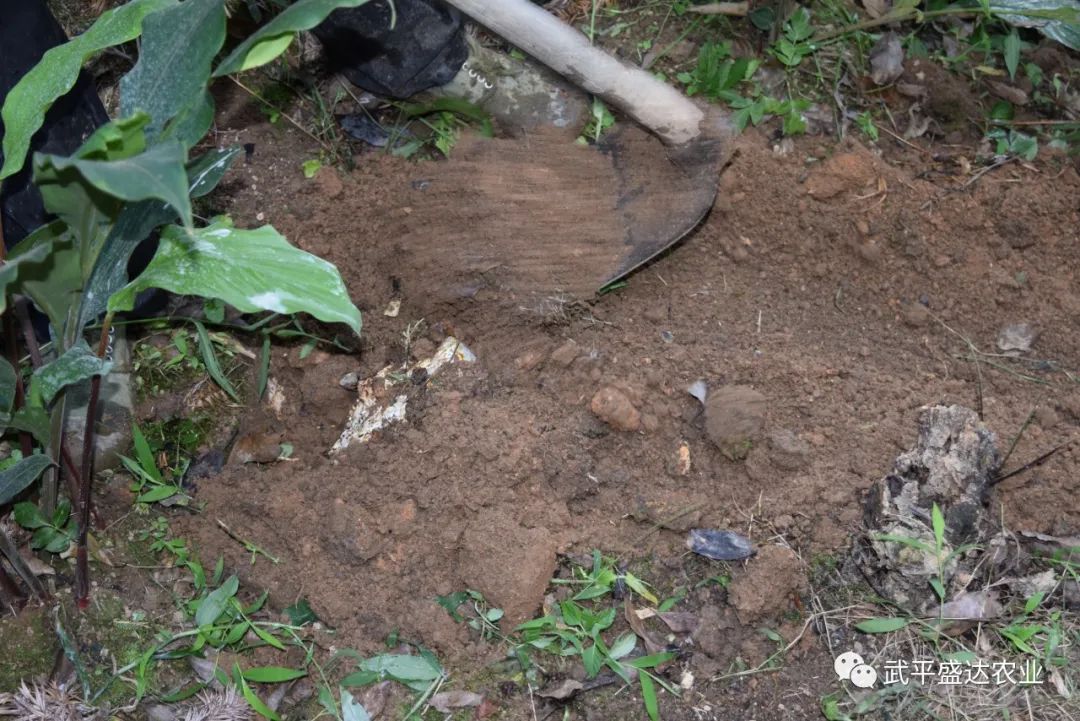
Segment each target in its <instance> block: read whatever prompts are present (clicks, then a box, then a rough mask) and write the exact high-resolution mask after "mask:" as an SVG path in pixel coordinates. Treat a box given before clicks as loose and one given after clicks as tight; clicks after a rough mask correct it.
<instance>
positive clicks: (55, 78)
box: [0, 0, 176, 180]
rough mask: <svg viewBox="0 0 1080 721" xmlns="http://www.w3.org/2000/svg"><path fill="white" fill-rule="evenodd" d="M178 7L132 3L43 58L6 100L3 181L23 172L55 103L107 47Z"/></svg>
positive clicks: (161, 0)
mask: <svg viewBox="0 0 1080 721" xmlns="http://www.w3.org/2000/svg"><path fill="white" fill-rule="evenodd" d="M175 4H176V0H133V1H132V2H129V3H126V4H124V5H121V6H120V7H118V8H115V9H113V10H109V11H108V12H105V13H103V14H102V15H101V17H99V18H98V19H97V21H96V22H95V23H94V24H93V25H91V26H90V28H89V29H88V30H86V31H85V32H83V33H82V34H80V35H76V36H75V37H74V38H72V39H71V40H69V41H68V42H66V43H64V44H63V45H58V46H56V47H54V48H50V49H49V50H48V51H47V52H46V53H45V54H44V55H43V56H42V58H41V61H40V62H38V64H37V65H35V66H34V67H33V68H32V69H31V70H30V72H28V73H27V74H26V75H24V76H23V77H22V79H21V80H19V82H18V83H17V84H16V85H15V87H13V88H12V89H11V92H9V93H8V95H7V99H6V101H5V102H4V108H3V111H2V113H3V124H4V139H3V153H2V154H3V157H4V165H3V167H2V168H0V180H2V179H4V178H7V177H9V176H11V175H14V174H15V173H17V172H19V171H20V170H21V169H22V167H23V163H24V161H25V160H26V153H27V151H28V150H29V149H30V139H31V138H32V137H33V136H34V134H35V133H36V132H37V131H38V129H39V128H40V127H41V125H42V123H43V122H44V120H45V113H46V112H47V111H48V109H49V108H50V107H51V106H52V104H53V102H55V101H56V99H57V98H59V97H61V96H63V95H66V94H67V92H68V91H69V90H71V88H73V87H74V86H75V81H76V80H77V79H78V77H79V71H81V70H82V65H83V62H84V61H85V60H86V59H87V58H88V57H90V56H91V55H93V54H95V53H97V52H99V51H101V50H104V49H105V48H108V47H112V46H114V45H120V44H122V43H126V42H128V41H130V40H133V39H135V38H136V37H138V35H139V32H140V31H141V29H142V25H143V18H144V17H146V15H147V14H149V13H152V12H154V11H155V10H159V9H161V8H164V7H168V6H170V5H175Z"/></svg>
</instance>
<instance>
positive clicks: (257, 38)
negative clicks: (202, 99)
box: [214, 0, 367, 78]
mask: <svg viewBox="0 0 1080 721" xmlns="http://www.w3.org/2000/svg"><path fill="white" fill-rule="evenodd" d="M366 2H367V0H299V2H296V3H293V4H292V5H291V6H289V7H288V8H286V9H285V10H283V11H282V12H281V14H279V15H278V16H277V17H275V18H274V19H273V20H271V21H270V22H268V23H267V24H266V25H264V26H263V27H262V28H260V29H259V30H258V31H257V32H256V33H255V34H254V35H252V36H251V37H249V38H248V39H247V40H245V41H244V42H242V43H240V44H239V45H238V46H236V49H235V50H233V51H232V52H231V53H229V55H228V57H226V58H225V59H224V60H223V61H221V64H220V65H218V66H217V69H216V70H214V77H215V78H220V77H221V76H223V75H231V74H232V73H239V72H241V71H244V70H251V69H252V68H257V67H259V66H260V65H265V64H266V63H268V62H270V61H271V60H273V59H274V58H276V57H277V56H279V55H281V54H282V53H283V52H285V51H286V50H287V49H288V47H289V43H291V42H292V39H293V36H294V35H295V33H297V32H298V31H300V30H310V29H311V28H313V27H315V26H316V25H318V24H319V23H321V22H322V21H323V20H325V19H326V16H327V15H329V14H330V13H331V12H333V11H334V10H337V9H338V8H355V7H359V6H361V5H363V4H364V3H366Z"/></svg>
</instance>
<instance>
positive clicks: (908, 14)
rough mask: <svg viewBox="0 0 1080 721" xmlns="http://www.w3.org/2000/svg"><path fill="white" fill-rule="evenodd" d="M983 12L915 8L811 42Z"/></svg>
mask: <svg viewBox="0 0 1080 721" xmlns="http://www.w3.org/2000/svg"><path fill="white" fill-rule="evenodd" d="M983 14H984V13H983V11H982V10H978V9H975V8H943V9H941V10H927V11H925V12H919V11H917V10H915V8H904V9H903V10H901V11H899V12H895V13H888V14H887V15H882V16H881V17H879V18H871V19H870V20H862V21H860V22H857V23H852V24H851V25H845V26H844V27H842V28H839V29H837V30H833V31H832V32H828V33H825V34H823V35H817V36H815V37H813V38H811V42H815V43H823V42H825V41H827V40H835V39H836V38H838V37H841V36H842V35H847V34H848V33H852V32H855V31H857V30H869V29H870V28H876V27H880V26H882V25H889V24H890V23H898V22H902V21H904V20H910V19H912V18H915V20H916V21H917V22H922V21H924V20H926V19H927V18H937V17H946V16H949V15H954V16H959V17H964V16H967V15H983Z"/></svg>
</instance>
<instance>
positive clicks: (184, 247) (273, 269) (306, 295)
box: [109, 218, 360, 334]
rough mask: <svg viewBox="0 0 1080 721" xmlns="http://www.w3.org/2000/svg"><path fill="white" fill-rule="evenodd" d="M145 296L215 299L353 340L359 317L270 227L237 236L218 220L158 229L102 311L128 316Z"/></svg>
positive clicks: (344, 295)
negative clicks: (296, 316)
mask: <svg viewBox="0 0 1080 721" xmlns="http://www.w3.org/2000/svg"><path fill="white" fill-rule="evenodd" d="M147 288H164V289H165V290H168V291H171V292H173V293H177V294H179V295H196V296H200V297H203V298H218V299H220V300H222V301H224V302H226V303H228V304H229V305H231V306H233V307H234V308H236V309H237V310H239V311H240V312H242V313H254V312H257V311H263V310H269V311H273V312H275V313H309V314H311V315H313V316H315V317H316V318H318V319H319V320H322V321H325V322H328V323H345V324H347V325H348V326H349V327H350V328H352V329H353V330H354V331H355V332H356V333H357V334H359V332H360V311H359V310H357V309H356V306H354V305H353V304H352V301H351V300H349V294H348V291H347V290H346V289H345V284H344V283H343V282H342V280H341V276H340V275H339V274H338V272H337V269H336V268H335V267H334V266H333V265H332V264H331V263H328V262H327V261H325V260H323V259H321V258H318V257H316V256H314V255H311V254H310V253H305V252H304V251H302V250H299V249H298V248H295V247H293V246H292V245H290V244H289V242H288V241H286V240H285V238H283V237H282V236H281V235H280V234H279V233H278V232H277V231H276V230H274V229H273V228H272V227H270V226H263V227H262V228H257V229H255V230H238V229H235V228H233V227H232V226H231V225H230V224H229V223H228V222H227V221H226V220H225V219H220V218H219V219H217V220H216V221H215V222H213V223H212V224H211V225H210V226H208V227H205V228H199V229H197V230H195V231H194V232H191V233H188V232H185V230H184V229H183V228H180V227H178V226H169V227H167V228H165V229H164V231H163V232H162V234H161V243H160V245H159V246H158V251H157V254H156V255H155V256H154V258H153V260H151V261H150V265H149V266H147V268H146V270H145V271H143V273H142V275H140V276H139V277H138V278H136V279H135V280H133V281H132V282H131V283H129V284H128V285H127V286H125V287H124V288H123V289H121V290H120V291H118V292H117V293H116V294H114V295H113V296H112V298H110V299H109V310H111V311H125V310H131V309H132V307H134V304H135V296H136V295H137V294H138V293H139V292H140V291H143V290H145V289H147Z"/></svg>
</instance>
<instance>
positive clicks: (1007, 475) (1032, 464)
mask: <svg viewBox="0 0 1080 721" xmlns="http://www.w3.org/2000/svg"><path fill="white" fill-rule="evenodd" d="M1075 442H1076V439H1075V438H1070V439H1069V440H1067V441H1065V442H1064V443H1062V444H1061V445H1057V446H1054V447H1053V448H1051V449H1050V450H1048V451H1047V452H1046V453H1044V454H1042V455H1041V456H1039V457H1038V458H1036V459H1034V460H1032V461H1028V462H1027V463H1025V464H1024V465H1022V466H1020V467H1019V468H1017V469H1016V470H1015V471H1009V472H1008V473H1005V474H1003V475H999V476H995V477H994V478H992V479H990V484H989V485H991V486H996V485H997V484H999V483H1001V482H1002V481H1004V480H1006V479H1008V478H1012V477H1013V476H1015V475H1019V474H1021V473H1023V472H1024V471H1029V470H1031V469H1032V468H1035V467H1037V466H1041V465H1042V464H1043V463H1045V462H1046V461H1047V459H1049V458H1050V456H1052V455H1054V454H1055V453H1057V452H1058V451H1060V450H1061V449H1062V448H1065V447H1067V446H1071V445H1072V444H1073V443H1075Z"/></svg>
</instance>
